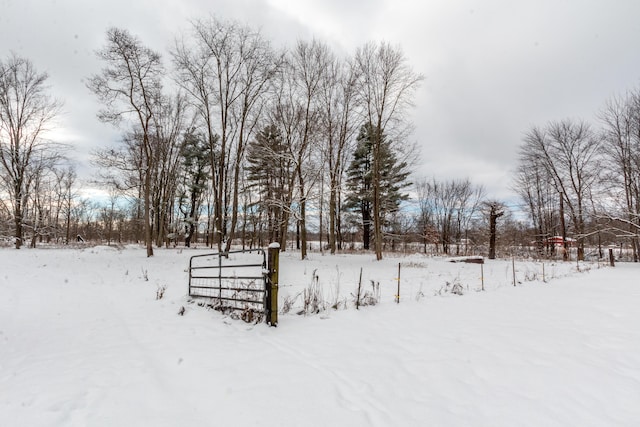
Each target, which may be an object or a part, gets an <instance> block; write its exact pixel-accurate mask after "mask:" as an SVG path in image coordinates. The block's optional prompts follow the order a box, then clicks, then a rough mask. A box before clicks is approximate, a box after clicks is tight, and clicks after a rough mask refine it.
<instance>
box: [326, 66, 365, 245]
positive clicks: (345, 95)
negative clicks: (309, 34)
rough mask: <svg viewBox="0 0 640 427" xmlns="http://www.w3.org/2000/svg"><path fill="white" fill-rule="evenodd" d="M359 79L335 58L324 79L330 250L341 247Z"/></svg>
mask: <svg viewBox="0 0 640 427" xmlns="http://www.w3.org/2000/svg"><path fill="white" fill-rule="evenodd" d="M356 81H357V75H356V72H355V68H354V66H353V63H352V62H350V61H346V60H341V59H339V58H337V57H336V56H335V55H333V54H332V55H330V56H329V58H328V64H327V68H326V70H325V73H323V75H322V81H321V89H320V90H321V96H320V110H321V118H322V132H321V135H322V138H323V139H324V143H323V144H322V147H323V151H324V162H325V164H326V165H327V169H328V171H327V172H328V174H329V177H328V178H329V179H328V181H329V233H328V234H329V236H328V237H329V250H330V252H331V254H335V252H336V249H337V248H339V247H340V246H341V238H340V236H339V234H340V223H341V200H342V181H343V178H344V174H345V170H346V168H347V166H348V159H349V157H350V156H351V153H352V150H353V144H352V139H353V136H354V135H355V133H356V131H357V129H358V126H357V125H356V117H355V114H354V113H355V90H356Z"/></svg>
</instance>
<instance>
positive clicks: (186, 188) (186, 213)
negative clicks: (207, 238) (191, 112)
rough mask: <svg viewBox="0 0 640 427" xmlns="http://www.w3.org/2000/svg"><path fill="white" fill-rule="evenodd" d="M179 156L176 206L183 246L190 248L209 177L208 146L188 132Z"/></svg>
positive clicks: (195, 135)
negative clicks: (180, 180)
mask: <svg viewBox="0 0 640 427" xmlns="http://www.w3.org/2000/svg"><path fill="white" fill-rule="evenodd" d="M181 155H182V166H183V176H182V184H181V186H180V189H179V191H178V206H179V209H180V212H181V213H182V216H183V221H184V223H185V239H184V244H185V246H186V247H190V246H191V239H192V238H193V234H194V233H195V231H196V227H197V224H198V217H199V212H200V206H201V204H202V196H203V194H204V191H205V189H206V187H207V183H208V177H209V175H210V169H211V167H210V162H209V145H208V143H207V141H206V140H205V139H204V137H203V136H202V135H198V134H196V133H194V132H189V133H188V134H187V135H186V136H185V142H184V146H183V148H182V152H181Z"/></svg>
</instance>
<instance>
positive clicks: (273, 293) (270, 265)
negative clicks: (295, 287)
mask: <svg viewBox="0 0 640 427" xmlns="http://www.w3.org/2000/svg"><path fill="white" fill-rule="evenodd" d="M267 269H268V270H269V281H268V284H267V324H268V325H271V326H277V325H278V270H280V244H279V243H271V244H270V245H269V251H268V255H267Z"/></svg>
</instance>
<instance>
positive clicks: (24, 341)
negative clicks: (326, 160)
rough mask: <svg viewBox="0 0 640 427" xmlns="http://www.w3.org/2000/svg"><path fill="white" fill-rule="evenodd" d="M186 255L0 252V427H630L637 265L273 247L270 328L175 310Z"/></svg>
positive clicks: (639, 299)
mask: <svg viewBox="0 0 640 427" xmlns="http://www.w3.org/2000/svg"><path fill="white" fill-rule="evenodd" d="M197 253H202V251H200V250H183V251H180V250H176V249H160V250H156V256H155V257H153V258H150V259H148V258H146V257H145V251H144V250H143V249H138V248H126V249H115V248H108V247H94V248H85V249H36V250H32V249H26V248H23V249H21V250H19V251H16V250H12V249H1V250H0V426H254V425H255V426H638V425H640V281H639V280H638V279H639V278H640V265H634V264H622V263H618V264H617V265H616V267H615V268H611V267H605V266H603V265H598V264H580V265H579V266H577V265H576V264H575V263H564V264H563V263H546V264H545V266H544V279H545V280H544V281H543V271H542V269H543V266H542V264H540V263H534V262H524V261H516V263H515V266H516V271H515V273H516V274H515V275H516V283H517V286H516V287H514V286H513V273H514V272H513V269H512V265H513V264H512V261H511V260H496V261H487V262H486V264H484V269H483V273H484V287H485V292H481V291H480V288H481V286H482V282H481V271H480V265H477V264H462V263H450V262H447V261H446V260H445V259H439V258H427V257H423V256H419V255H412V256H407V257H392V256H390V257H388V258H387V259H385V260H383V261H382V262H376V261H375V260H374V257H373V256H372V255H340V256H330V255H324V256H322V255H320V254H317V253H313V254H311V255H310V260H308V261H299V260H297V256H298V255H297V254H288V253H284V254H282V260H281V268H280V270H281V271H280V283H281V288H280V303H281V306H282V303H284V301H285V300H286V301H288V302H291V303H293V306H292V308H291V310H290V311H289V312H288V313H284V314H280V318H279V325H278V327H277V328H270V327H267V326H266V325H265V324H257V325H254V324H248V323H244V322H242V321H240V320H234V319H231V318H230V317H229V316H225V315H223V314H221V313H219V312H217V311H214V310H210V309H206V308H205V307H200V306H198V305H197V304H193V303H189V301H188V300H189V298H188V297H187V296H186V293H187V273H186V268H187V266H188V261H189V257H190V256H191V255H194V254H197ZM398 264H400V266H401V275H400V278H401V280H400V282H401V290H400V303H399V304H396V303H395V301H394V299H395V295H396V293H397V278H398ZM361 268H362V271H363V273H362V283H363V291H365V290H367V291H368V290H369V289H371V290H373V289H372V286H371V282H372V281H373V283H374V284H375V283H379V289H380V298H379V299H380V301H379V303H378V304H377V305H375V306H367V307H361V308H360V310H356V309H355V307H354V297H353V295H354V294H355V293H356V289H357V284H358V280H359V274H360V269H361ZM578 270H579V271H578ZM447 282H448V283H449V286H447V285H446V283H447ZM310 285H314V286H315V287H316V289H317V290H318V292H319V293H321V294H322V296H323V300H324V301H326V304H327V309H326V310H324V311H322V312H320V313H319V314H316V315H308V316H303V315H298V314H296V313H297V312H299V311H300V310H301V308H302V305H303V302H302V299H303V298H302V296H301V292H302V291H303V290H304V289H305V288H309V286H310ZM453 285H460V286H459V287H458V289H461V290H462V293H463V295H457V294H453V293H452V292H451V289H452V287H453ZM163 287H166V291H165V293H164V296H163V298H162V299H159V300H158V299H156V297H157V292H158V289H160V288H163ZM336 303H337V305H338V306H339V307H340V308H339V309H338V310H333V309H331V308H330V306H331V305H335V304H336ZM181 307H185V310H186V311H185V313H184V315H183V316H180V315H178V312H179V311H180V310H181Z"/></svg>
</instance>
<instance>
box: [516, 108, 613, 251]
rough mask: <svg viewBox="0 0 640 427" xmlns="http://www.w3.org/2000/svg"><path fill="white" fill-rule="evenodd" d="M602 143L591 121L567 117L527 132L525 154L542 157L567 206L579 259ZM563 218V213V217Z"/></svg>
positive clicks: (559, 195)
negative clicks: (577, 120) (568, 118)
mask: <svg viewBox="0 0 640 427" xmlns="http://www.w3.org/2000/svg"><path fill="white" fill-rule="evenodd" d="M601 143H602V138H601V137H600V136H599V135H597V134H596V133H595V132H593V131H592V130H591V127H590V126H589V125H588V124H587V123H585V122H583V121H579V122H575V121H571V120H564V121H560V122H551V123H549V124H548V125H547V126H546V127H545V128H544V129H540V128H536V127H534V128H533V129H531V130H530V131H529V132H528V133H527V134H526V135H525V143H524V146H523V147H522V150H523V154H524V155H525V156H528V157H536V158H538V159H539V160H540V162H541V165H542V166H543V167H544V168H545V171H546V173H547V175H548V176H549V178H550V179H551V182H552V183H553V185H554V187H555V189H556V191H557V193H558V197H559V198H560V202H561V207H562V205H566V206H567V208H568V210H569V216H570V217H571V220H572V224H573V227H574V231H575V236H576V238H577V240H578V259H579V260H583V259H584V240H583V238H584V236H585V232H586V229H585V224H586V216H587V209H588V208H589V206H588V203H587V202H588V201H589V196H590V194H591V193H590V192H591V191H592V190H593V188H592V187H593V185H594V184H595V182H596V179H597V177H598V172H599V169H600V159H599V155H600V147H601ZM563 219H564V215H563V213H562V212H561V213H560V220H561V221H562V220H563ZM562 228H563V229H564V227H562ZM563 237H564V235H563ZM565 243H566V239H565Z"/></svg>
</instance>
